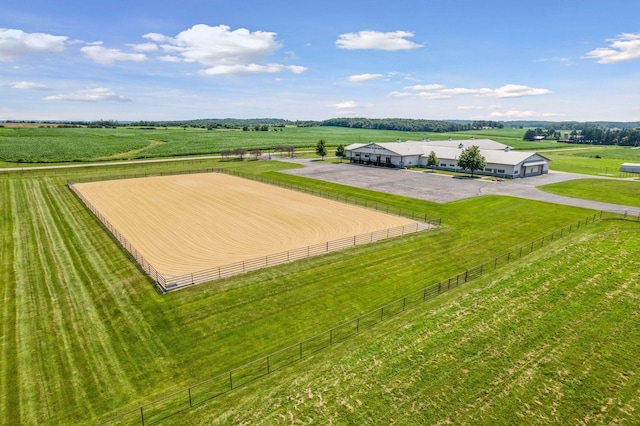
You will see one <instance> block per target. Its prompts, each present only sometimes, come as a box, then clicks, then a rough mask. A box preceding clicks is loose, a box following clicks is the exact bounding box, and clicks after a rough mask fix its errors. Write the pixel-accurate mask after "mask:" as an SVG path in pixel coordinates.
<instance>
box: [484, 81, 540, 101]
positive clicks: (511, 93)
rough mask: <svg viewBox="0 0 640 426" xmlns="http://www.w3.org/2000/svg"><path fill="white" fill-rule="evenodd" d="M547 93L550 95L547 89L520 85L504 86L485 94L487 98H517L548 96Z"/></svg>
mask: <svg viewBox="0 0 640 426" xmlns="http://www.w3.org/2000/svg"><path fill="white" fill-rule="evenodd" d="M549 93H551V91H550V90H548V89H537V88H534V87H527V86H523V85H520V84H506V85H504V86H502V87H499V88H497V89H495V90H492V91H491V92H489V93H488V94H487V96H491V97H495V98H517V97H522V96H538V95H548V94H549Z"/></svg>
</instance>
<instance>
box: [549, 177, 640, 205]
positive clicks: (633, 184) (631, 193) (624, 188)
mask: <svg viewBox="0 0 640 426" xmlns="http://www.w3.org/2000/svg"><path fill="white" fill-rule="evenodd" d="M538 189H541V190H543V191H546V192H551V193H553V194H558V195H564V196H567V197H573V198H582V199H585V200H595V201H602V202H605V203H613V204H621V205H623V206H636V207H640V182H638V181H628V180H623V181H621V180H611V179H577V180H570V181H566V182H559V183H552V184H549V185H543V186H539V187H538Z"/></svg>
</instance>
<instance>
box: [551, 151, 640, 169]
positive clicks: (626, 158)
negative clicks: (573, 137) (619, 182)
mask: <svg viewBox="0 0 640 426" xmlns="http://www.w3.org/2000/svg"><path fill="white" fill-rule="evenodd" d="M543 155H544V156H545V157H547V158H549V159H550V160H551V164H550V167H551V169H553V170H558V171H561V172H569V173H581V174H585V175H595V176H614V177H618V176H619V175H620V165H621V164H622V163H640V149H637V148H631V147H602V146H598V147H594V146H584V145H578V146H574V148H573V149H569V150H565V151H554V152H544V153H543ZM624 175H625V177H633V176H634V175H633V174H631V173H625V174H624Z"/></svg>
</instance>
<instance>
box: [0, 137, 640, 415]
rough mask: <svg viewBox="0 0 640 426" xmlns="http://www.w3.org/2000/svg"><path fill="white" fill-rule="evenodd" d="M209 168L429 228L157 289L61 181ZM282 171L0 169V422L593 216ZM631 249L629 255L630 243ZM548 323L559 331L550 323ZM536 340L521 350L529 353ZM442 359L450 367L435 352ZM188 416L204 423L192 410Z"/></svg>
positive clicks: (63, 410)
mask: <svg viewBox="0 0 640 426" xmlns="http://www.w3.org/2000/svg"><path fill="white" fill-rule="evenodd" d="M105 131H110V130H107V129H105ZM186 132H189V130H187V131H186ZM209 167H230V168H237V169H239V170H241V171H243V172H246V173H255V174H260V175H263V176H265V177H269V178H270V179H278V180H281V181H285V182H286V181H290V182H294V183H296V184H298V185H304V186H306V187H312V188H318V189H323V190H326V191H331V192H333V193H336V194H345V195H349V196H350V197H358V198H361V199H366V200H368V201H375V202H378V203H380V204H382V205H384V204H387V205H389V206H391V207H399V208H402V209H403V210H407V211H410V212H415V213H418V214H427V215H428V216H430V217H442V219H443V227H442V228H440V229H438V230H435V231H432V232H425V233H421V234H414V235H411V236H408V237H404V238H400V239H396V240H387V241H383V242H379V243H376V244H371V245H367V246H360V247H357V248H354V249H350V250H346V251H342V252H337V253H331V254H328V255H326V256H321V257H316V258H312V259H307V260H304V261H300V262H295V263H292V264H288V265H282V266H278V267H273V268H269V269H265V270H262V271H256V272H253V273H249V274H246V275H242V276H236V277H233V278H229V279H225V280H220V281H216V282H212V283H208V284H202V285H199V286H196V287H193V288H189V289H186V290H181V291H178V292H175V293H170V294H167V295H160V294H158V293H157V292H156V291H155V290H154V287H153V285H152V284H151V282H150V281H149V279H148V278H147V277H145V276H144V275H143V274H142V273H141V272H140V270H139V269H138V268H137V267H136V266H135V265H134V264H133V263H132V262H131V261H130V260H129V259H128V258H127V256H126V255H125V254H124V253H123V252H122V251H121V250H120V249H119V248H118V246H117V245H116V243H115V242H114V241H113V240H112V239H111V238H110V237H109V236H108V235H107V234H106V233H105V232H104V230H103V229H102V227H101V226H100V224H99V223H98V222H97V221H96V220H95V219H94V218H93V217H92V216H91V215H90V214H89V213H88V212H87V210H86V209H85V208H84V207H83V206H82V205H81V204H80V203H79V201H78V200H77V199H76V198H75V197H74V195H72V193H71V192H70V191H69V190H68V189H67V187H66V186H65V183H66V181H67V179H72V180H73V179H78V178H86V177H89V176H99V177H102V178H106V177H109V176H125V175H134V174H139V173H158V172H165V171H166V172H174V171H178V170H194V169H202V170H204V169H206V168H209ZM286 167H296V166H295V165H289V164H282V163H278V162H276V161H244V162H239V161H214V160H198V161H194V162H193V163H192V162H179V163H159V164H151V163H150V164H144V165H125V166H112V167H98V168H95V167H93V168H92V167H83V168H80V169H60V170H40V171H29V172H6V173H2V174H0V215H1V216H2V220H1V221H0V240H1V244H2V252H1V254H2V256H1V257H0V282H1V283H2V286H0V298H1V300H2V305H1V307H0V330H1V332H0V333H1V334H0V423H1V424H92V423H97V422H99V421H101V420H104V419H107V418H109V417H111V416H113V415H116V414H119V413H121V412H123V411H126V410H129V409H132V408H135V407H137V406H140V405H142V404H144V403H146V402H150V401H152V400H155V399H157V398H160V397H162V396H164V395H167V394H168V393H171V392H172V391H174V390H179V389H182V388H184V387H186V386H189V385H191V384H193V383H196V382H199V381H201V380H204V379H206V378H209V377H212V376H214V375H216V374H219V373H222V372H225V371H228V370H230V369H232V368H235V367H238V366H240V365H242V364H245V363H247V362H249V361H251V360H253V359H256V358H260V357H262V356H265V355H267V354H269V353H272V352H274V351H276V350H279V349H281V348H283V347H286V346H289V345H291V344H294V343H296V342H298V341H300V340H303V339H305V338H307V337H310V336H313V335H315V334H317V333H320V332H322V331H324V330H327V329H329V328H331V327H333V326H335V325H337V324H340V323H342V322H344V321H346V320H348V319H351V318H354V317H356V316H358V315H361V314H362V313H365V312H368V311H371V310H372V309H375V308H377V307H379V306H381V305H383V304H385V303H387V302H389V301H391V300H395V299H397V298H399V297H402V296H404V295H406V294H407V293H410V292H412V291H415V290H418V289H420V288H422V287H424V286H426V285H429V284H431V283H433V282H437V281H439V280H442V279H445V278H448V277H450V276H452V275H455V274H457V273H460V272H462V271H464V270H465V269H467V268H470V267H474V266H476V265H478V264H479V263H482V262H487V261H491V259H493V258H494V257H495V256H498V255H500V254H502V253H505V252H506V251H507V250H508V249H510V248H513V247H517V246H519V245H521V244H524V243H527V242H529V241H531V240H532V239H534V238H536V237H538V236H541V235H544V234H548V233H550V232H552V231H554V230H557V229H559V228H561V227H563V226H565V225H568V224H569V223H572V222H575V221H577V220H579V219H583V218H584V217H585V216H587V215H591V214H593V212H591V211H588V210H585V209H579V208H573V207H567V206H557V205H551V204H546V203H540V202H534V201H527V200H523V199H513V198H507V197H497V196H487V197H476V198H473V199H469V200H463V201H458V202H454V203H449V204H445V205H440V204H435V203H430V202H426V201H420V200H415V199H410V198H406V197H399V196H392V195H387V194H381V193H377V192H373V191H367V190H358V189H354V188H350V187H345V186H341V185H336V184H328V183H324V182H320V181H315V180H309V179H304V178H299V177H295V176H290V175H284V174H281V173H278V170H279V169H282V168H286ZM327 220H340V219H339V218H327ZM593 226H594V231H589V230H584V231H581V232H584V235H585V238H587V236H589V235H590V233H591V232H596V231H597V229H599V228H595V226H596V225H593ZM625 226H628V225H625ZM587 229H589V228H587ZM596 234H597V232H596ZM603 247H604V246H603ZM612 247H613V246H612ZM633 247H635V249H633ZM632 249H633V250H636V252H637V245H636V246H632ZM566 250H567V251H570V247H569V246H567V248H566ZM633 250H631V251H633ZM600 251H601V250H599V251H597V252H600ZM525 259H526V258H525ZM636 259H637V256H636ZM525 262H528V261H526V260H523V262H522V267H523V268H524V265H525V264H526V263H525ZM637 269H638V268H637V267H636V271H637ZM523 271H528V269H523ZM530 271H532V272H530V273H532V274H534V272H533V271H534V270H533V269H531V270H530ZM535 271H537V269H535ZM523 273H524V272H523ZM535 273H537V272H535ZM514 276H518V275H514ZM545 276H546V275H545ZM518 279H519V278H518ZM635 282H637V280H635ZM540 283H542V281H540ZM503 285H506V284H503ZM607 288H608V287H607ZM633 290H635V287H630V289H629V290H628V292H632V291H633ZM634 294H635V293H634ZM449 300H452V299H449ZM451 303H456V302H451ZM443 306H445V305H443ZM447 309H449V308H447ZM545 312H546V311H545ZM580 312H581V311H580ZM461 313H464V312H461ZM499 318H500V316H499V312H496V321H497V320H498V319H499ZM513 318H516V319H517V316H515V317H513ZM522 321H524V320H522ZM557 321H559V322H558V324H569V323H570V322H571V321H570V320H568V319H565V317H560V316H559V318H558V319H557ZM438 324H439V323H433V322H428V323H427V325H425V326H424V327H423V328H422V333H432V332H433V331H435V330H433V329H432V328H431V327H435V328H436V329H437V328H440V327H441V326H440V325H438ZM417 327H418V326H417ZM460 330H462V329H460ZM460 330H458V332H457V334H456V335H460V334H461V333H462V331H460ZM498 331H499V330H498ZM532 333H534V334H535V332H534V331H532ZM517 335H518V334H514V336H517ZM470 336H471V335H469V336H467V337H470ZM388 338H391V336H388ZM492 338H494V336H492ZM504 338H505V339H506V338H507V337H504ZM634 341H636V340H634ZM535 342H536V341H535V340H534V341H532V342H531V344H532V345H533V346H530V347H529V350H531V351H535V350H536V346H535V345H534V343H535ZM526 343H527V341H524V342H522V347H523V348H526V347H527V345H526ZM386 350H391V347H387V348H386ZM523 351H524V349H523ZM323 356H324V355H323ZM434 356H436V357H438V356H439V355H437V354H436V355H434ZM441 356H442V357H444V358H450V355H449V354H448V353H447V352H442V355H441ZM467 356H469V357H477V358H478V360H479V361H481V357H479V356H478V354H476V355H473V354H472V353H471V352H469V354H468V355H465V352H464V351H463V352H460V353H459V354H458V355H457V357H458V359H459V360H464V359H466V357H467ZM444 358H443V359H444ZM507 358H508V357H507ZM474 359H475V358H474ZM382 361H383V363H384V362H387V363H393V362H398V361H397V360H395V359H384V360H382ZM452 361H453V360H452ZM507 361H508V360H507V359H505V360H502V362H507ZM549 362H551V363H552V365H553V360H550V361H549ZM409 365H410V364H408V363H407V365H406V366H405V367H403V368H409ZM625 365H626V364H625ZM353 367H355V365H354V366H353ZM398 368H400V367H398ZM554 368H555V367H554ZM289 371H293V370H289ZM314 374H315V373H314ZM554 374H555V373H554ZM282 377H284V376H282ZM569 377H571V378H574V377H575V378H576V379H577V378H578V377H580V376H578V375H576V376H569ZM504 379H505V380H506V381H507V382H508V380H509V377H508V376H506V377H505V378H504ZM520 379H521V378H520V376H518V377H514V380H513V381H512V383H511V384H510V386H516V387H517V386H519V385H518V383H519V381H518V380H520ZM287 380H289V381H290V382H289V383H291V381H293V380H296V377H290V378H289V379H287ZM473 380H474V381H476V380H478V379H477V378H475V379H473ZM260 383H261V382H260ZM260 383H258V382H256V383H255V384H254V385H253V386H258V387H259V388H260V389H261V390H259V393H258V394H256V396H259V395H261V394H262V395H264V394H266V393H268V392H269V389H270V387H267V385H265V387H264V388H262V387H261V386H262V385H261V384H260ZM267 383H268V382H267ZM371 386H375V382H372V384H371ZM421 388H423V390H426V389H424V387H421ZM416 391H417V390H416ZM620 392H621V393H620V395H619V397H620V398H626V396H625V395H623V394H622V391H620ZM460 395H461V394H460ZM457 398H462V396H458V397H457ZM401 399H402V400H405V399H404V398H401ZM591 408H592V407H591V406H590V405H585V406H580V405H578V406H577V408H576V409H575V410H576V411H578V412H590V410H591ZM228 410H229V411H228V413H229V414H230V415H234V416H235V415H236V412H235V411H233V409H231V408H228ZM219 415H220V414H219V412H216V413H215V414H213V417H212V418H217V416H219ZM380 415H384V413H381V414H380ZM451 415H454V413H451ZM199 416H200V417H198V419H199V420H198V421H200V422H205V421H207V420H205V419H206V418H208V414H207V413H204V412H201V414H199ZM208 421H213V420H212V419H210V420H208ZM232 423H235V422H233V421H232Z"/></svg>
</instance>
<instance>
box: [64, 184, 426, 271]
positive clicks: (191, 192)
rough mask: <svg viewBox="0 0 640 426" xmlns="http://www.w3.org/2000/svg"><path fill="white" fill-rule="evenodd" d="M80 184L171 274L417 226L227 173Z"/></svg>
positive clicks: (143, 252)
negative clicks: (392, 229)
mask: <svg viewBox="0 0 640 426" xmlns="http://www.w3.org/2000/svg"><path fill="white" fill-rule="evenodd" d="M74 186H75V188H76V189H77V190H78V191H79V192H80V193H81V194H82V195H83V196H84V197H85V198H86V199H87V200H88V202H89V203H90V204H91V205H93V206H94V207H95V208H96V209H97V210H98V212H100V213H101V214H102V215H103V216H104V217H105V218H106V220H107V221H108V222H109V223H111V224H112V225H113V226H114V227H115V229H117V230H118V232H119V233H120V234H122V235H123V236H124V238H125V239H126V240H128V241H129V242H130V243H131V244H132V245H133V246H134V247H135V248H136V250H137V251H138V252H140V254H141V255H142V256H143V257H144V258H145V259H146V261H147V262H149V263H150V264H151V265H153V267H154V268H155V270H157V271H158V272H159V273H160V274H162V275H164V276H165V277H172V276H181V275H185V274H191V273H195V272H199V271H203V270H207V269H213V268H217V267H220V266H225V265H229V264H232V263H236V262H243V261H250V260H253V259H256V258H264V257H267V256H269V255H275V254H278V253H281V252H286V251H289V250H295V249H302V248H305V247H307V246H312V245H315V244H320V243H327V242H329V241H334V240H339V239H343V238H347V237H350V238H355V237H356V236H359V235H362V234H369V233H372V232H377V231H384V230H387V229H390V228H398V227H404V226H409V225H413V224H415V221H413V220H410V219H407V218H404V217H400V216H394V215H390V214H385V213H382V212H378V211H375V210H371V209H366V208H363V207H358V206H353V205H350V204H345V203H341V202H338V201H333V200H328V199H325V198H320V197H316V196H313V195H310V194H306V193H302V192H298V191H292V190H288V189H284V188H281V187H277V186H273V185H267V184H264V183H261V182H257V181H252V180H247V179H242V178H239V177H235V176H230V175H226V174H221V173H206V174H204V173H203V174H189V175H174V176H155V177H147V178H137V179H120V180H111V181H99V182H88V183H77V184H74ZM335 218H339V220H334V219H335Z"/></svg>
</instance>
